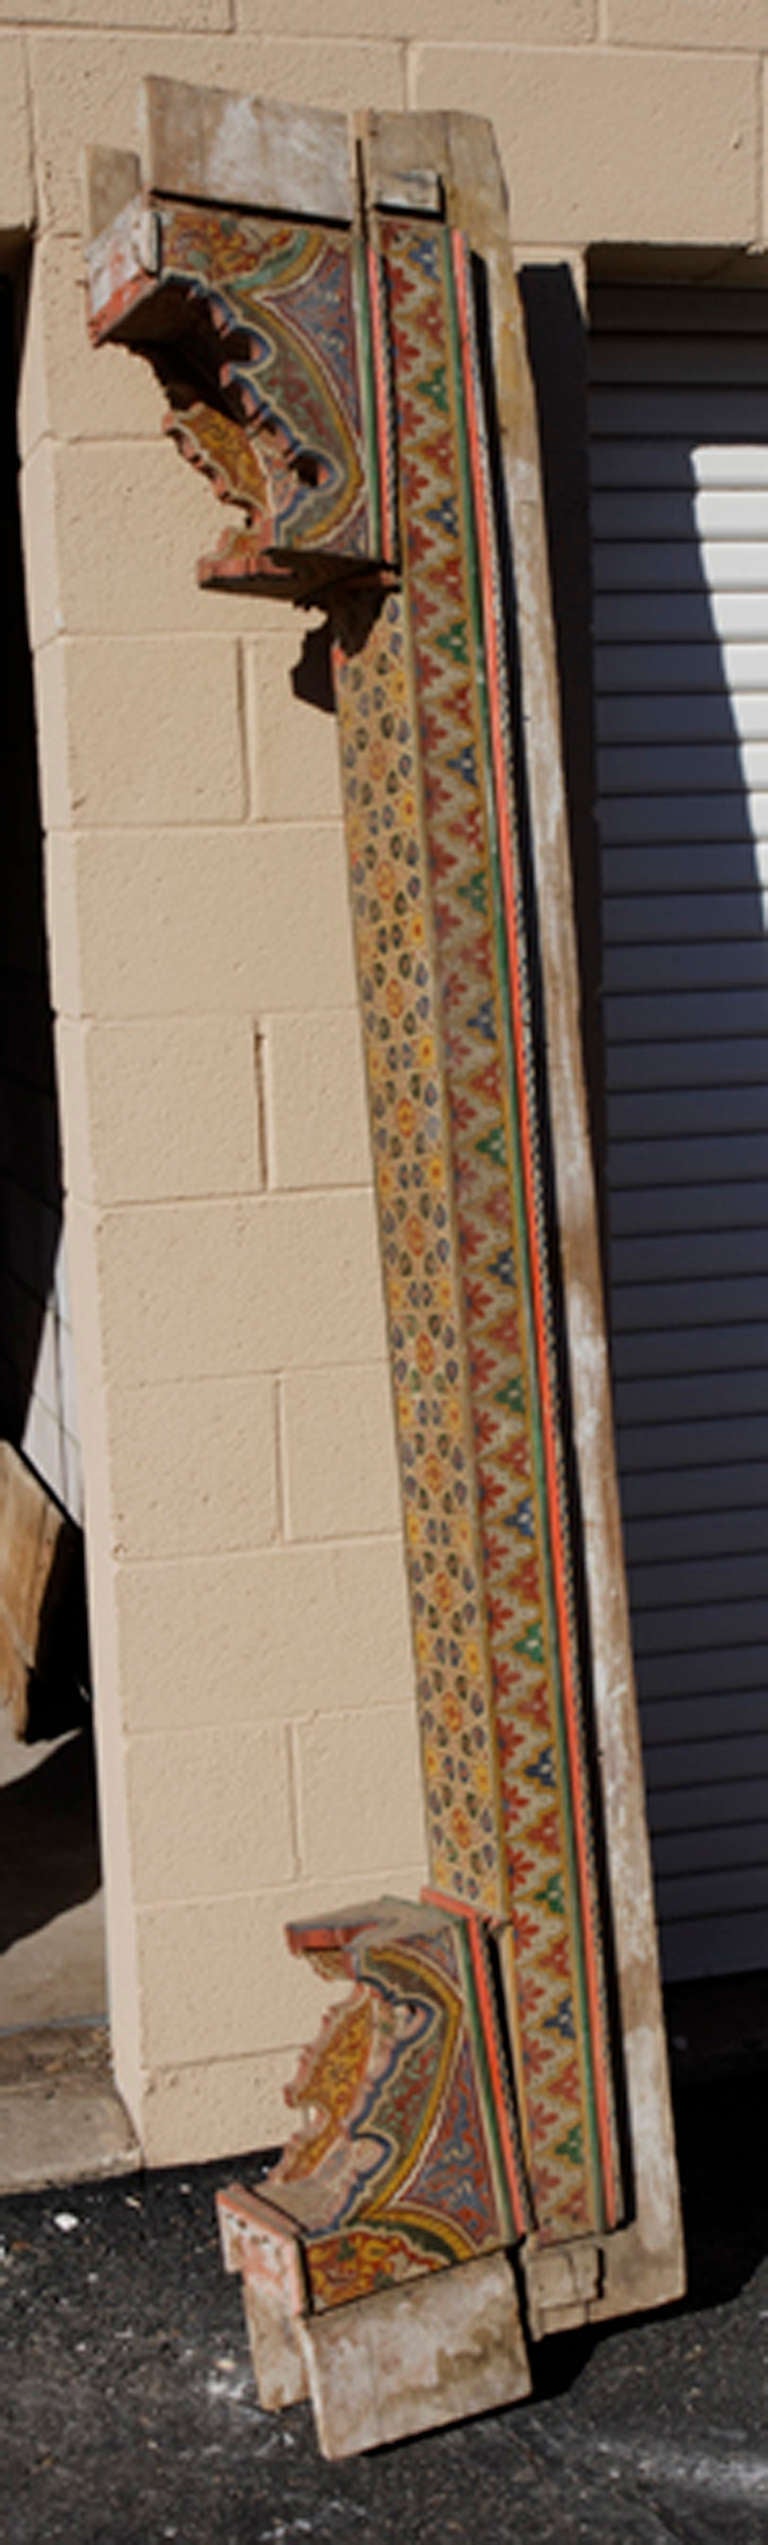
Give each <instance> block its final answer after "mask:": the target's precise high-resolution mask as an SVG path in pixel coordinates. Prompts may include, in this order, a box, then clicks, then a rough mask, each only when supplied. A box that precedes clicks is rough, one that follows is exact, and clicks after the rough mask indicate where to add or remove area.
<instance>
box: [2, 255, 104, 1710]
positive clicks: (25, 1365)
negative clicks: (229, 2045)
mask: <svg viewBox="0 0 768 2545" xmlns="http://www.w3.org/2000/svg"><path fill="white" fill-rule="evenodd" d="M23 297H24V294H23V283H20V282H19V278H18V277H17V278H16V280H15V282H14V283H13V284H12V283H11V281H10V279H9V278H7V277H2V276H0V629H1V633H2V662H3V678H2V682H1V683H0V794H1V798H2V807H3V852H2V859H1V860H0V1438H3V1439H5V1440H8V1441H10V1442H11V1443H12V1444H13V1445H14V1447H16V1448H20V1447H21V1444H22V1442H23V1440H24V1437H25V1430H26V1425H27V1417H28V1414H29V1411H30V1406H31V1403H32V1401H33V1396H34V1390H35V1382H36V1373H37V1366H38V1356H39V1352H40V1345H41V1339H42V1335H43V1328H44V1323H45V1318H46V1311H47V1310H48V1309H49V1303H50V1302H51V1299H52V1296H53V1295H54V1292H55V1281H56V1271H57V1259H58V1253H59V1244H60V1237H61V1227H62V1216H63V1199H62V1170H61V1154H60V1140H59V1119H58V1102H57V1090H56V1072H55V1058H54V1038H53V1016H52V1008H51V992H50V982H49V972H48V948H47V933H46V912H45V881H44V867H43V840H42V819H41V810H40V799H39V787H38V769H37V735H36V724H35V708H34V695H33V684H32V662H31V655H30V645H29V633H28V627H27V614H26V597H25V587H24V567H23V556H22V539H21V524H20V515H19V500H18V469H19V462H18V452H17V447H16V429H15V414H16V378H17V357H18V346H17V333H18V322H19V318H20V314H21V311H22V304H23ZM54 1325H55V1313H54ZM56 1330H57V1332H58V1328H57V1329H56ZM57 1384H59V1386H60V1372H59V1374H58V1381H57ZM47 1403H48V1406H49V1409H50V1411H51V1415H52V1407H51V1405H50V1398H49V1399H48V1400H47ZM60 1410H61V1409H60ZM52 1419H53V1415H52ZM43 1481H44V1482H45V1481H46V1478H45V1474H44V1475H43ZM75 1536H77V1538H78V1540H79V1548H76V1550H75V1559H74V1561H73V1562H72V1563H70V1565H69V1568H68V1578H67V1582H66V1586H64V1587H63V1586H62V1584H61V1582H60V1580H59V1574H58V1572H57V1574H56V1577H55V1578H54V1579H52V1582H51V1584H50V1586H49V1595H48V1597H47V1600H46V1614H45V1616H44V1617H43V1619H42V1621H41V1643H40V1650H39V1652H38V1657H37V1660H38V1667H37V1671H36V1673H35V1675H34V1677H33V1681H32V1683H31V1686H30V1692H29V1695H30V1733H31V1737H33V1738H53V1737H54V1736H56V1735H57V1734H58V1733H60V1732H61V1731H62V1730H66V1729H67V1728H68V1726H69V1725H70V1724H73V1723H77V1722H79V1721H80V1720H81V1716H82V1700H81V1696H80V1693H79V1690H80V1689H81V1688H82V1686H84V1685H86V1684H87V1682H88V1652H87V1613H86V1597H85V1570H84V1561H83V1541H82V1532H81V1531H76V1528H75V1523H74V1522H73V1523H72V1529H71V1532H69V1533H68V1539H71V1538H73V1537H75ZM11 1605H12V1601H11ZM57 1692H58V1694H59V1696H60V1697H61V1706H60V1708H59V1709H58V1710H57V1702H56V1700H57Z"/></svg>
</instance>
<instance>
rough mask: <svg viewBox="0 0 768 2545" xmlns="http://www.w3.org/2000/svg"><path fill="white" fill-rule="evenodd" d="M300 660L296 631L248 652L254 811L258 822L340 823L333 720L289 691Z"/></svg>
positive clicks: (260, 644)
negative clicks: (311, 816) (309, 816)
mask: <svg viewBox="0 0 768 2545" xmlns="http://www.w3.org/2000/svg"><path fill="white" fill-rule="evenodd" d="M300 659H301V644H300V643H298V642H297V630H296V627H295V626H293V627H288V629H287V630H286V633H285V635H284V636H282V637H280V636H278V635H275V636H271V637H269V638H268V639H266V638H262V639H261V640H260V641H259V642H257V643H256V644H254V645H249V646H248V647H247V649H246V682H247V693H246V694H247V701H248V711H249V728H250V731H249V744H250V758H251V786H252V804H253V811H254V814H255V816H256V819H257V821H261V822H301V821H306V818H307V814H308V813H309V812H311V813H312V815H313V817H314V819H315V821H317V822H332V821H334V820H338V817H339V815H340V812H341V780H340V775H339V755H338V740H337V732H336V719H335V716H333V715H332V714H329V713H328V712H327V710H326V709H325V708H324V707H323V706H321V705H318V706H315V705H310V704H309V702H308V701H307V699H305V698H299V697H297V696H296V695H295V693H294V690H293V688H292V680H291V676H292V673H293V672H295V670H296V667H297V665H298V663H299V662H300Z"/></svg>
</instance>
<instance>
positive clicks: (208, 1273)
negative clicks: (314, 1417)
mask: <svg viewBox="0 0 768 2545" xmlns="http://www.w3.org/2000/svg"><path fill="white" fill-rule="evenodd" d="M249 1207H250V1208H251V1209H252V1208H253V1207H254V1206H253V1205H251V1206H249V1205H248V1204H247V1203H244V1202H200V1203H197V1202H178V1203H174V1204H171V1205H169V1206H166V1207H163V1205H162V1204H160V1203H158V1204H156V1205H154V1206H152V1205H140V1204H136V1205H133V1204H127V1205H124V1206H123V1207H122V1208H120V1209H118V1210H113V1211H108V1212H98V1211H94V1210H92V1209H90V1208H89V1207H88V1206H87V1205H85V1204H82V1203H79V1202H77V1201H73V1200H70V1202H69V1204H68V1208H67V1231H68V1242H69V1254H70V1273H71V1279H72V1295H73V1302H74V1309H75V1318H74V1323H75V1340H76V1344H77V1351H78V1367H79V1368H80V1369H82V1366H83V1358H84V1355H85V1357H86V1358H87V1361H88V1364H89V1367H90V1368H91V1370H92V1372H93V1373H94V1374H95V1373H96V1369H97V1368H98V1366H99V1365H100V1363H102V1362H103V1365H104V1369H105V1371H106V1373H107V1374H108V1379H109V1384H110V1385H111V1386H113V1387H141V1386H144V1385H159V1384H160V1383H161V1382H162V1381H163V1380H165V1379H191V1378H236V1377H239V1376H243V1375H246V1376H247V1375H253V1374H254V1373H255V1372H256V1371H257V1370H258V1367H259V1361H258V1344H257V1342H256V1341H255V1338H254V1335H253V1327H252V1315H251V1302H250V1288H249V1279H248V1273H249V1225H248V1223H249ZM96 1355H98V1360H95V1356H96ZM262 1366H263V1363H262Z"/></svg>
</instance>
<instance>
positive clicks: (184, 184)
mask: <svg viewBox="0 0 768 2545" xmlns="http://www.w3.org/2000/svg"><path fill="white" fill-rule="evenodd" d="M139 134H140V148H141V173H142V179H143V182H144V185H145V186H146V187H148V188H149V191H150V192H151V193H156V194H173V195H191V196H196V197H198V198H199V199H200V200H201V201H202V202H204V203H230V204H238V205H240V206H241V207H242V206H245V207H246V208H247V209H248V211H249V212H258V211H268V212H295V213H297V214H299V215H301V216H302V217H303V216H305V215H306V216H308V217H309V218H310V219H311V220H319V221H343V222H349V221H352V219H353V217H354V210H355V195H354V182H353V172H352V160H351V154H350V147H349V140H348V125H347V118H346V116H345V115H334V114H331V113H329V112H326V111H324V110H323V111H321V110H320V109H318V108H304V107H301V106H286V105H281V104H279V103H276V102H275V101H274V100H273V99H265V98H261V97H237V96H235V95H233V94H232V93H231V92H230V91H229V90H227V89H223V88H194V87H192V85H191V83H190V82H189V81H187V80H165V79H159V78H156V77H154V76H153V77H150V78H149V79H146V80H144V81H143V83H142V87H141V90H140V93H139Z"/></svg>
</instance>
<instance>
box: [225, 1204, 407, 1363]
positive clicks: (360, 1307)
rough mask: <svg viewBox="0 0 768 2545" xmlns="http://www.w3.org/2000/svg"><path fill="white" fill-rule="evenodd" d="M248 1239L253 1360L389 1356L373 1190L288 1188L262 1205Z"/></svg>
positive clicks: (323, 1360)
mask: <svg viewBox="0 0 768 2545" xmlns="http://www.w3.org/2000/svg"><path fill="white" fill-rule="evenodd" d="M250 1242H251V1289H250V1298H251V1334H252V1337H253V1339H254V1341H253V1344H252V1347H251V1348H252V1350H253V1349H254V1346H255V1349H256V1351H257V1352H258V1356H259V1357H258V1362H257V1364H256V1366H258V1367H260V1368H268V1369H274V1370H284V1369H290V1368H292V1367H294V1368H302V1369H306V1368H313V1367H314V1368H317V1367H321V1368H322V1366H323V1364H324V1363H326V1362H327V1363H330V1362H339V1363H342V1364H345V1363H348V1362H355V1361H375V1360H383V1359H384V1358H385V1354H386V1330H385V1324H384V1306H383V1300H382V1295H381V1278H380V1272H379V1257H378V1241H377V1235H376V1222H375V1215H374V1204H373V1195H372V1194H371V1193H369V1192H357V1193H354V1192H353V1193H317V1194H312V1195H310V1194H302V1195H296V1196H294V1195H290V1194H286V1195H283V1196H280V1197H275V1199H274V1200H273V1201H270V1202H269V1203H262V1204H261V1205H258V1204H257V1205H256V1206H255V1207H254V1211H253V1213H252V1216H251V1220H250ZM256 1338H258V1341H256Z"/></svg>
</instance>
